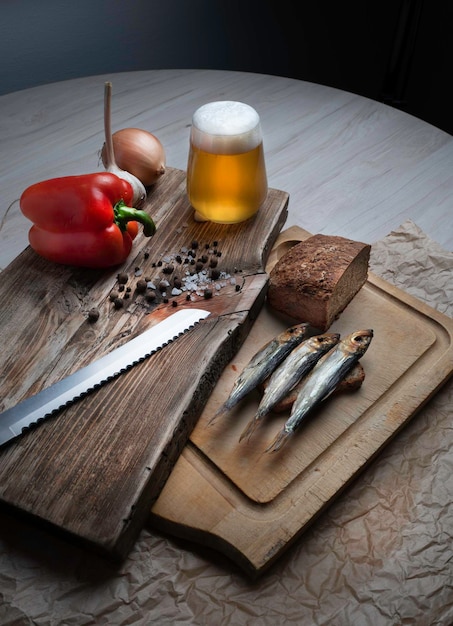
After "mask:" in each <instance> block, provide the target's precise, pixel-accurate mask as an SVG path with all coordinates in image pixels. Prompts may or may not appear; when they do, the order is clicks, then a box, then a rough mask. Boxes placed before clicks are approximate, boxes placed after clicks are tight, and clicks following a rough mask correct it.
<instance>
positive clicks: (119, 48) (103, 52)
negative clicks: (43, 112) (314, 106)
mask: <svg viewBox="0 0 453 626" xmlns="http://www.w3.org/2000/svg"><path fill="white" fill-rule="evenodd" d="M452 5H453V3H451V2H450V1H449V0H373V1H372V0H343V1H342V2H338V0H337V1H332V0H322V1H320V2H316V1H314V0H311V1H305V0H298V1H295V0H75V1H74V0H0V51H1V53H0V94H4V93H9V92H11V91H17V90H20V89H25V88H27V87H33V86H36V85H40V84H44V83H48V82H54V81H60V80H66V79H69V78H76V77H80V76H87V75H96V74H103V73H110V72H121V71H130V70H144V69H159V68H160V69H166V68H207V69H230V70H242V71H251V72H259V73H265V74H277V75H280V76H288V77H291V78H299V79H303V80H308V81H313V82H317V83H321V84H325V85H329V86H333V87H338V88H340V89H345V90H347V91H351V92H354V93H358V94H360V95H363V96H366V97H369V98H373V99H375V100H379V101H382V102H386V103H387V104H390V105H392V106H395V107H398V108H400V109H402V110H404V111H407V112H408V113H411V114H413V115H415V116H417V117H420V118H422V119H424V120H426V121H428V122H430V123H431V124H434V125H435V126H438V127H440V128H442V129H443V130H445V131H447V132H449V133H450V134H453V113H452V112H453V96H452V95H451V86H450V82H451V80H452V69H453V64H452V60H453V43H452V33H453V6H452Z"/></svg>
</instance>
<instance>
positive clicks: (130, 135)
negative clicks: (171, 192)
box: [101, 128, 165, 187]
mask: <svg viewBox="0 0 453 626" xmlns="http://www.w3.org/2000/svg"><path fill="white" fill-rule="evenodd" d="M112 140H113V151H114V154H115V161H116V164H117V166H118V167H119V168H120V169H122V170H125V171H126V172H129V173H130V174H132V175H133V176H135V177H136V178H138V179H139V180H140V181H141V182H142V183H143V184H144V185H145V187H148V186H149V185H153V184H154V183H155V182H156V181H157V180H158V179H159V178H160V177H161V176H162V175H163V174H165V150H164V147H163V145H162V144H161V142H160V141H159V139H158V138H157V137H156V136H155V135H153V134H152V133H149V132H148V131H146V130H142V129H140V128H123V129H121V130H117V131H116V132H115V133H113V135H112ZM101 157H102V162H103V163H104V166H106V163H107V158H106V147H105V144H104V146H103V148H102V152H101Z"/></svg>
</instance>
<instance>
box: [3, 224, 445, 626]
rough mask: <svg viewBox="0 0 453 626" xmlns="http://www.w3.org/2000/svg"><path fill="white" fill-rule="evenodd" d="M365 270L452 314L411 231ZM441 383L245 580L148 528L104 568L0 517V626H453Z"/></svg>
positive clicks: (441, 275) (419, 237) (440, 278)
mask: <svg viewBox="0 0 453 626" xmlns="http://www.w3.org/2000/svg"><path fill="white" fill-rule="evenodd" d="M370 265H371V269H372V270H373V272H374V273H376V274H378V275H380V276H382V277H383V278H385V279H386V280H388V281H389V282H392V283H394V284H396V285H397V286H398V287H400V288H402V289H404V290H406V291H407V292H409V293H411V294H412V295H414V296H416V297H417V298H419V299H420V300H423V301H426V302H427V303H429V304H430V305H431V306H433V307H434V308H436V309H438V310H439V311H441V312H443V313H445V314H447V315H449V316H453V297H452V295H453V253H451V252H446V251H445V250H442V249H441V248H440V247H439V246H438V244H436V243H435V242H433V241H431V240H430V239H429V238H428V237H426V235H425V234H424V233H423V232H422V231H420V229H419V228H418V227H417V226H416V225H415V224H413V223H412V222H406V223H404V224H403V225H402V226H401V227H400V228H399V229H397V230H396V231H394V232H392V233H390V234H389V235H388V236H387V237H386V238H385V239H384V240H382V241H380V242H378V243H376V244H374V246H373V250H372V258H371V263H370ZM395 349H397V347H395ZM452 382H453V381H452V380H451V379H450V381H449V382H447V384H446V385H445V386H444V387H443V388H442V389H441V390H440V392H438V393H437V394H436V395H435V396H434V398H433V399H432V400H431V401H430V402H429V403H428V404H427V405H426V406H425V407H424V408H423V409H422V410H420V412H419V413H418V414H417V415H416V416H415V417H414V418H413V420H412V421H411V422H410V423H409V424H408V425H407V426H406V427H405V428H404V429H403V430H402V431H401V432H400V433H399V434H398V435H397V436H396V437H395V438H394V439H393V440H392V441H391V442H390V443H389V444H388V446H387V447H386V448H385V449H384V451H383V452H381V453H380V454H379V456H378V457H377V459H376V460H375V461H374V462H373V463H372V464H371V465H370V466H369V467H368V469H366V470H365V471H364V472H363V473H362V474H361V475H360V477H359V478H358V479H357V480H356V481H355V482H354V483H353V485H352V486H350V487H349V488H348V489H347V490H346V491H345V492H344V493H343V494H342V495H341V496H339V498H338V499H337V500H336V501H335V502H334V504H333V505H332V506H331V507H330V508H329V509H328V510H327V512H325V513H324V514H323V515H322V516H321V517H319V518H318V520H317V521H316V522H315V523H314V524H313V525H312V526H311V528H310V529H309V530H308V531H307V532H306V533H305V534H304V535H302V537H301V538H300V539H299V540H298V541H297V542H296V543H295V544H294V545H293V546H292V547H291V548H290V549H289V550H288V551H287V552H286V553H285V554H284V555H283V556H282V558H281V559H280V560H279V561H278V562H277V563H276V564H275V565H274V566H273V567H272V568H271V569H270V570H269V571H268V572H267V573H265V574H264V575H263V576H262V577H261V578H260V579H258V580H257V581H254V582H250V581H249V580H247V579H246V577H245V575H243V574H242V572H241V571H239V570H238V569H237V568H236V567H235V566H234V565H233V564H232V563H230V562H229V561H228V560H227V559H226V558H225V557H223V556H222V555H220V554H217V553H215V552H213V551H209V550H207V549H205V548H203V547H202V546H197V545H192V544H189V543H188V542H185V541H180V540H177V539H174V538H172V537H164V536H162V535H160V534H158V533H156V532H155V531H153V530H152V529H145V530H143V532H142V533H141V535H140V538H139V541H138V542H137V544H136V546H135V547H134V549H133V551H132V552H131V554H130V556H129V558H128V559H127V560H126V561H125V563H123V564H122V565H121V566H119V567H118V568H114V567H113V566H111V565H109V564H108V563H106V562H104V561H102V560H100V559H98V558H97V557H95V556H93V555H91V554H88V553H86V552H83V551H81V550H79V549H77V548H76V547H74V546H72V545H70V544H68V543H66V542H64V541H60V540H59V539H58V538H55V537H53V536H50V535H48V534H46V533H45V532H44V531H42V530H39V529H37V528H35V527H34V526H31V525H29V524H27V523H25V522H21V521H18V520H17V519H15V518H13V517H9V516H7V515H5V514H4V513H2V514H1V516H0V528H1V530H0V624H1V625H2V626H25V625H30V624H34V625H39V626H57V625H58V626H61V625H64V626H82V625H83V626H88V625H90V626H91V625H93V626H94V625H95V624H96V626H100V625H103V624H105V625H109V626H121V625H124V626H126V625H133V626H145V625H146V626H148V625H150V624H159V625H163V626H165V625H167V624H171V625H176V624H178V625H183V624H184V625H185V624H190V625H192V624H194V625H197V626H204V625H206V626H211V625H214V624H215V625H216V626H223V625H225V626H226V625H227V624H228V625H232V624H234V625H235V626H242V625H246V626H249V625H250V626H252V625H253V626H276V625H277V626H278V625H280V624H281V625H286V624H297V625H298V626H305V625H307V626H317V625H319V626H324V625H327V624H328V625H329V626H356V625H357V626H368V625H370V626H371V625H372V626H381V625H382V626H393V625H395V626H396V625H400V624H404V625H405V626H408V625H416V626H428V625H429V626H434V625H438V626H448V625H450V624H453V402H452V400H453V384H452Z"/></svg>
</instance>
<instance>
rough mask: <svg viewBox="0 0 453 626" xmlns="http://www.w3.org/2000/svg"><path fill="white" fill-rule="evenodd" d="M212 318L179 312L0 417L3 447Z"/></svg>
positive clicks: (191, 311) (196, 312) (203, 313)
mask: <svg viewBox="0 0 453 626" xmlns="http://www.w3.org/2000/svg"><path fill="white" fill-rule="evenodd" d="M208 315H209V311H205V310H203V309H195V308H194V309H190V308H187V309H180V310H179V311H177V312H176V313H173V314H172V315H170V316H169V317H167V318H166V319H164V320H162V321H161V322H159V323H157V324H155V325H154V326H153V327H152V328H150V329H148V330H145V331H144V332H142V333H141V334H140V335H137V337H134V339H131V340H129V341H128V342H126V343H125V344H123V345H122V346H120V347H119V348H115V349H114V350H112V351H111V352H109V353H108V354H106V355H104V356H103V357H101V358H99V359H97V360H96V361H93V363H90V364H89V365H86V366H85V367H82V368H81V369H80V370H78V371H76V372H74V373H73V374H70V375H69V376H67V377H65V378H63V379H62V380H60V381H58V382H57V383H54V384H53V385H50V386H49V387H47V388H44V389H43V390H42V391H40V392H39V393H37V394H35V395H33V396H30V397H29V398H26V399H25V400H22V402H19V403H18V404H16V405H15V406H13V407H11V408H9V409H6V410H5V411H3V412H2V413H0V446H3V445H4V444H6V443H8V442H10V441H12V440H13V439H15V438H16V437H19V436H20V435H22V434H23V433H24V432H26V431H27V430H28V429H29V428H31V427H34V426H38V425H39V424H40V423H42V422H43V421H44V420H45V419H46V418H48V417H50V416H52V415H55V414H56V413H57V412H59V411H60V410H62V409H63V408H64V407H65V406H68V405H69V404H72V403H73V402H75V401H76V400H78V399H80V398H81V397H83V396H85V395H86V394H87V393H89V392H91V391H93V390H94V389H96V388H97V387H99V386H101V385H103V384H104V383H106V382H108V381H109V380H111V379H112V378H114V377H116V376H118V375H120V374H121V373H123V372H124V371H126V370H128V369H130V368H131V367H133V366H134V365H136V364H137V363H139V362H141V361H143V360H144V359H146V358H148V357H149V356H151V355H152V354H154V353H155V352H156V351H157V350H159V349H160V348H163V347H164V346H165V345H166V344H168V343H169V342H171V341H173V340H174V339H176V338H177V337H179V336H180V335H182V334H183V333H184V332H186V331H187V330H190V329H191V328H192V327H193V326H194V324H196V323H197V322H200V321H201V320H202V319H204V318H206V317H207V316H208Z"/></svg>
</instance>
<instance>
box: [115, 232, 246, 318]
mask: <svg viewBox="0 0 453 626" xmlns="http://www.w3.org/2000/svg"><path fill="white" fill-rule="evenodd" d="M149 256H150V255H149V252H147V251H145V252H144V260H146V261H148V259H149ZM221 256H222V252H221V251H220V249H219V245H218V242H217V241H214V242H213V243H212V244H211V243H206V244H204V245H200V243H199V242H198V241H195V240H194V241H192V243H191V244H190V246H183V247H182V248H181V249H180V250H179V252H177V253H171V254H164V255H162V258H160V259H159V260H158V261H154V262H153V263H152V264H151V270H149V269H147V270H146V273H145V274H144V272H143V270H142V269H141V268H140V267H135V270H134V276H133V278H134V279H137V281H136V283H135V285H134V286H131V285H130V284H129V285H128V283H129V282H130V277H129V276H128V274H127V273H125V272H121V273H119V274H118V275H117V283H118V284H117V286H116V287H115V288H114V289H113V290H112V292H111V293H110V296H109V298H110V301H111V302H112V303H113V306H114V307H115V308H116V309H121V308H122V307H123V306H125V304H126V303H127V300H128V299H130V298H131V297H132V296H136V295H138V296H141V302H142V304H143V305H145V306H146V305H148V306H155V305H156V304H159V303H161V302H163V303H167V302H170V301H171V303H172V306H177V301H176V300H175V299H174V298H175V297H176V296H179V295H181V294H182V293H185V294H186V300H188V301H189V300H195V299H196V298H197V297H203V298H205V299H209V298H212V297H213V296H214V295H216V294H218V293H219V292H220V290H221V289H222V288H223V287H225V286H226V285H228V284H229V285H234V286H235V289H236V291H240V289H241V286H240V284H238V283H237V281H236V277H235V276H234V275H231V274H229V273H227V272H224V271H222V270H221V269H220V268H219V267H218V264H219V259H220V258H221ZM237 272H240V270H235V271H234V273H235V274H236V273H237Z"/></svg>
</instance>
